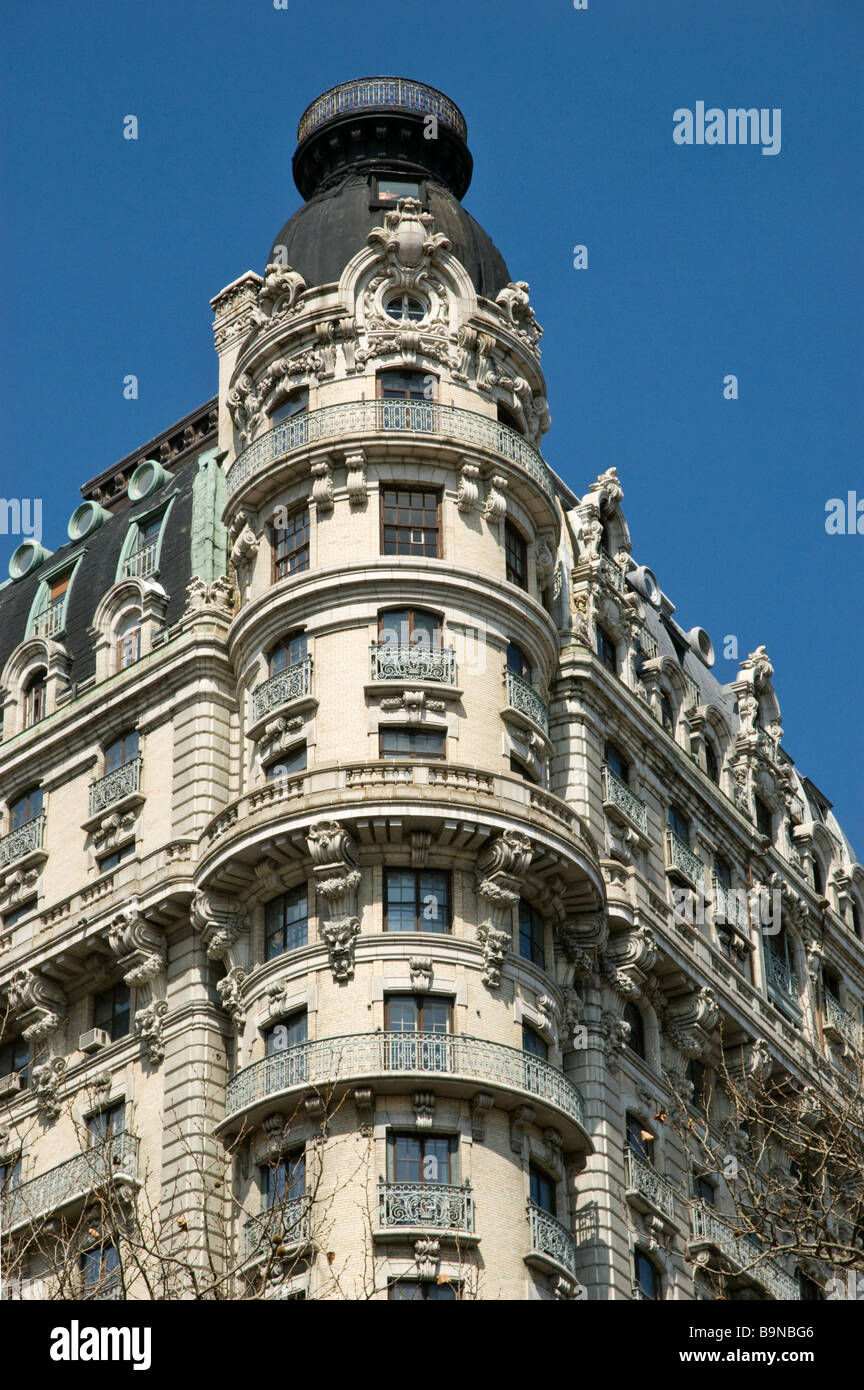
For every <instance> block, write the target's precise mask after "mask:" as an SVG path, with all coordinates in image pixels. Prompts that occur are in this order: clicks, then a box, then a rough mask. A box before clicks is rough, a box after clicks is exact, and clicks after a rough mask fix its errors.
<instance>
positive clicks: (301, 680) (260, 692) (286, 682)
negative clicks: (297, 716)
mask: <svg viewBox="0 0 864 1390" xmlns="http://www.w3.org/2000/svg"><path fill="white" fill-rule="evenodd" d="M311 693H312V658H311V656H306V657H304V658H303V660H302V661H295V663H294V665H293V666H286V668H285V670H284V671H277V673H276V675H275V676H271V677H270V679H269V680H266V681H262V682H261V684H260V685H256V687H255V689H254V690H253V691H252V720H253V722H257V720H259V719H263V718H264V715H265V714H269V713H270V711H271V710H273V709H278V708H279V706H280V705H287V704H288V701H289V700H300V699H302V698H303V697H304V696H306V695H311Z"/></svg>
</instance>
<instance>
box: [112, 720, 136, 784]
mask: <svg viewBox="0 0 864 1390" xmlns="http://www.w3.org/2000/svg"><path fill="white" fill-rule="evenodd" d="M137 757H138V730H137V729H129V730H128V731H127V732H126V733H125V734H121V735H120V737H119V738H115V740H114V742H113V743H109V745H108V747H107V748H106V749H105V772H106V774H107V773H109V772H116V771H117V769H118V767H125V766H126V764H127V763H131V762H134V761H135V759H136V758H137Z"/></svg>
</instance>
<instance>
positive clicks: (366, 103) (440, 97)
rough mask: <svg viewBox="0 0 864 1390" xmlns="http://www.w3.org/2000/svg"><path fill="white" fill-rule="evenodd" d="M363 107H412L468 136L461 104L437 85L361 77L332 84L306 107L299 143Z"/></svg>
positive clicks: (411, 109)
mask: <svg viewBox="0 0 864 1390" xmlns="http://www.w3.org/2000/svg"><path fill="white" fill-rule="evenodd" d="M364 110H365V111H381V110H388V111H389V110H396V111H411V112H414V113H415V114H419V115H424V116H425V115H431V116H437V117H438V120H439V121H440V122H441V124H442V125H446V126H449V128H450V129H451V130H454V131H455V132H456V134H457V135H458V136H459V137H460V138H461V139H462V140H467V139H468V127H467V126H466V124H465V117H464V116H463V115H462V112H461V111H460V110H459V107H458V106H457V105H456V104H455V102H452V101H451V100H450V98H449V97H445V95H444V93H443V92H439V91H438V90H437V89H436V88H435V87H427V85H426V83H425V82H414V81H412V80H411V79H410V78H406V77H360V78H357V79H355V80H354V81H353V82H340V83H339V85H338V86H337V87H330V88H329V89H328V90H327V91H326V92H322V93H321V95H320V97H316V98H315V100H314V101H313V102H312V103H311V104H310V105H309V106H307V107H306V110H305V111H304V112H303V115H302V116H301V117H300V123H299V125H298V126H297V143H298V145H299V144H300V142H301V140H305V139H306V136H307V135H311V134H312V131H313V130H317V128H318V126H321V125H324V124H325V123H326V122H327V121H332V120H335V119H336V118H337V117H338V116H342V115H346V114H351V113H352V112H360V111H364Z"/></svg>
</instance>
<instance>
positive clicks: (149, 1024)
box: [135, 999, 168, 1066]
mask: <svg viewBox="0 0 864 1390" xmlns="http://www.w3.org/2000/svg"><path fill="white" fill-rule="evenodd" d="M167 1012H168V1005H167V1004H166V1003H165V1000H164V999H154V1000H153V1001H152V1003H150V1004H147V1005H146V1006H145V1007H144V1008H143V1009H138V1011H137V1012H136V1014H135V1033H136V1035H137V1036H138V1037H139V1038H140V1039H141V1044H142V1047H143V1049H144V1055H145V1057H146V1058H147V1061H148V1062H150V1063H151V1065H153V1066H156V1065H157V1064H158V1063H159V1062H161V1061H162V1059H163V1057H164V1056H165V1043H164V1040H163V1039H164V1032H165V1015H166V1014H167Z"/></svg>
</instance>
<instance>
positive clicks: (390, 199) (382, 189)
mask: <svg viewBox="0 0 864 1390" xmlns="http://www.w3.org/2000/svg"><path fill="white" fill-rule="evenodd" d="M373 194H374V197H375V199H376V201H377V202H378V204H381V203H387V204H396V203H398V201H399V199H400V198H416V199H418V200H419V198H420V185H419V183H418V182H417V180H416V179H375V183H374V186H373Z"/></svg>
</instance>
